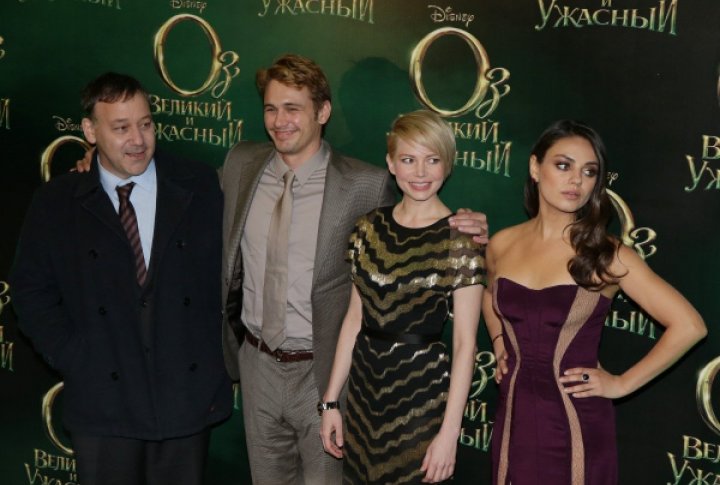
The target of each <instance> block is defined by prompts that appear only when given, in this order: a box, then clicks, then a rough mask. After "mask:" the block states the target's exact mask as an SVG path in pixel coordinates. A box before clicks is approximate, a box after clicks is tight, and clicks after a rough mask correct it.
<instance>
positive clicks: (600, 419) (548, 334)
mask: <svg viewBox="0 0 720 485" xmlns="http://www.w3.org/2000/svg"><path fill="white" fill-rule="evenodd" d="M493 305H494V308H495V311H496V312H497V314H498V315H499V316H500V319H501V320H502V324H503V333H504V335H503V339H504V341H505V348H506V349H507V352H508V365H509V368H510V372H509V373H508V374H507V375H506V376H505V378H504V379H503V381H502V383H501V384H500V398H499V402H498V410H497V415H496V417H495V425H494V429H493V438H492V456H493V484H496V485H569V484H571V485H614V484H616V483H617V450H616V442H615V413H614V410H613V405H612V401H611V400H610V399H605V398H600V397H589V398H574V397H572V396H570V395H568V394H565V393H563V392H562V391H561V388H562V387H563V386H562V384H560V382H558V377H559V376H561V375H562V373H563V372H564V371H565V370H566V369H569V368H572V367H596V366H597V363H598V345H599V342H600V335H601V333H602V329H603V325H604V322H605V316H606V314H607V312H608V310H609V309H610V300H609V299H608V298H607V297H605V296H603V295H602V294H600V293H597V292H592V291H588V290H585V289H584V288H582V287H580V286H577V285H558V286H550V287H547V288H542V289H539V290H534V289H531V288H527V287H525V286H523V285H521V284H518V283H515V282H513V281H511V280H509V279H507V278H498V280H497V281H496V282H495V285H494V293H493Z"/></svg>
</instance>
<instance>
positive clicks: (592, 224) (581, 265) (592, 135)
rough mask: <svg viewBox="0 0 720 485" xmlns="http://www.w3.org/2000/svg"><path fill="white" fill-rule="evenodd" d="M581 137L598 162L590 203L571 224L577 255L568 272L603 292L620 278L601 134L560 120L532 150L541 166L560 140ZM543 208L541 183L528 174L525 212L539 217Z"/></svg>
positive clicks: (585, 285) (570, 262)
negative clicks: (610, 229) (615, 262)
mask: <svg viewBox="0 0 720 485" xmlns="http://www.w3.org/2000/svg"><path fill="white" fill-rule="evenodd" d="M574 136H579V137H580V138H583V139H585V140H587V141H588V143H590V146H592V148H593V151H594V152H595V157H596V158H597V162H598V173H597V179H596V182H595V186H594V187H593V190H592V193H591V194H590V198H589V199H588V201H587V203H586V204H585V205H584V206H582V207H581V208H580V209H578V211H577V212H575V221H573V222H572V223H571V224H570V243H571V244H572V247H573V249H574V250H575V256H574V257H573V258H572V259H571V260H570V261H568V265H567V268H568V271H569V272H570V275H571V276H572V278H573V279H574V280H575V282H576V283H577V284H578V285H580V286H582V287H583V288H587V289H590V290H599V289H602V288H603V287H605V286H606V285H611V284H616V283H617V281H618V277H619V275H616V274H614V273H613V272H611V271H610V265H611V264H612V262H613V259H614V257H615V254H616V253H617V251H618V248H619V242H618V240H617V238H615V237H614V236H612V235H611V234H610V233H609V232H608V229H607V227H608V224H609V223H610V218H611V216H612V205H611V202H610V198H609V197H608V195H607V191H606V190H605V180H606V178H607V155H606V152H605V144H604V143H603V141H602V139H601V138H600V135H598V134H597V132H596V131H595V130H593V129H592V128H590V127H589V126H587V125H585V124H583V123H580V122H578V121H573V120H560V121H556V122H555V123H553V124H552V125H550V126H549V127H548V128H547V129H546V130H545V131H544V132H543V134H542V135H540V138H539V139H538V141H537V142H535V146H534V147H533V149H532V155H535V157H536V158H537V161H538V163H542V162H543V158H544V157H545V154H546V153H547V151H548V150H549V149H550V147H552V146H553V145H554V144H555V143H557V142H558V141H559V140H562V139H564V138H569V137H574ZM539 207H540V202H539V194H538V188H537V183H536V182H535V181H534V180H533V179H532V177H530V175H528V178H527V180H526V181H525V211H526V212H527V213H528V215H529V216H530V217H535V216H537V214H538V211H539Z"/></svg>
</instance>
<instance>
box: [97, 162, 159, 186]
mask: <svg viewBox="0 0 720 485" xmlns="http://www.w3.org/2000/svg"><path fill="white" fill-rule="evenodd" d="M95 161H96V162H97V166H98V169H99V172H100V183H101V184H102V186H103V188H104V189H105V192H107V193H108V194H114V193H115V187H117V186H119V185H125V184H128V183H130V182H135V185H136V186H138V187H140V188H141V189H142V190H145V191H150V192H153V191H154V190H155V187H156V186H157V176H156V173H155V159H154V158H152V159H150V163H149V164H148V167H147V169H145V171H144V172H143V173H141V174H140V175H133V176H132V177H129V178H126V179H121V178H120V177H118V176H117V175H115V174H113V173H111V172H110V171H109V170H107V169H106V168H105V167H103V166H102V164H101V163H100V160H99V159H98V158H97V156H96V157H95Z"/></svg>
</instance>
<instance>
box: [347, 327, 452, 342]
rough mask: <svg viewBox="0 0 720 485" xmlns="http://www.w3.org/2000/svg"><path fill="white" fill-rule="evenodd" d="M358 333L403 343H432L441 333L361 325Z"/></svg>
mask: <svg viewBox="0 0 720 485" xmlns="http://www.w3.org/2000/svg"><path fill="white" fill-rule="evenodd" d="M360 333H362V334H363V335H365V336H367V337H370V338H374V339H377V340H384V341H386V342H394V343H403V344H415V345H420V344H432V343H435V342H440V341H441V340H442V333H429V334H428V333H425V334H423V333H390V332H385V331H383V330H378V329H376V328H368V327H366V326H365V325H363V326H362V328H361V330H360Z"/></svg>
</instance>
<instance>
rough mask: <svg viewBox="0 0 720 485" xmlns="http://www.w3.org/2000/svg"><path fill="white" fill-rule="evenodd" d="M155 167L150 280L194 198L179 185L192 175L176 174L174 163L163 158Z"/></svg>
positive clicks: (156, 160)
mask: <svg viewBox="0 0 720 485" xmlns="http://www.w3.org/2000/svg"><path fill="white" fill-rule="evenodd" d="M155 167H156V169H157V203H156V208H155V229H154V233H153V247H152V256H151V257H150V268H149V271H148V280H151V279H152V270H153V268H155V267H157V266H158V265H160V263H161V261H162V256H163V254H164V252H165V249H166V248H167V246H168V244H169V243H170V239H171V236H172V234H173V233H174V232H175V229H176V228H177V227H178V225H180V223H181V222H182V220H183V216H184V214H185V211H187V208H188V207H189V206H190V202H191V201H192V197H193V193H192V191H190V190H188V189H186V188H185V187H183V186H182V185H180V184H178V181H179V180H180V179H182V178H184V177H192V175H189V174H181V173H176V171H175V170H174V169H173V168H174V167H173V165H172V161H167V160H163V159H162V157H160V158H156V159H155Z"/></svg>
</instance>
